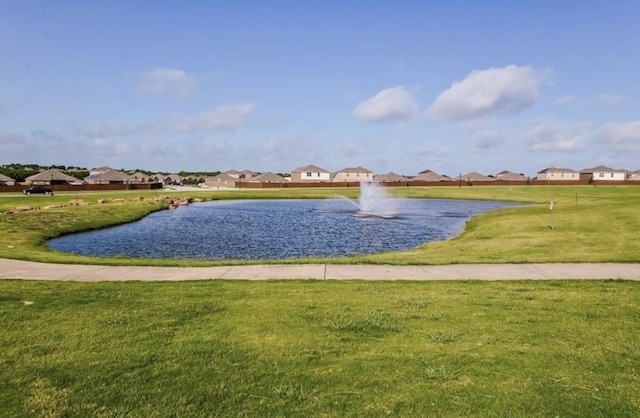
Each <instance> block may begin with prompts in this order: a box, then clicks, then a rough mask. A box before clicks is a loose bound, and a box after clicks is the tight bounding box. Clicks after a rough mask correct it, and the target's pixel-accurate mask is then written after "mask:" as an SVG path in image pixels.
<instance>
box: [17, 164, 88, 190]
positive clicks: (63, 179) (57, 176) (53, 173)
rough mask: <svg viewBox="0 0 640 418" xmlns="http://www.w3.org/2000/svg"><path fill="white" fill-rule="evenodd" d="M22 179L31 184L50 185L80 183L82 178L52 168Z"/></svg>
mask: <svg viewBox="0 0 640 418" xmlns="http://www.w3.org/2000/svg"><path fill="white" fill-rule="evenodd" d="M24 181H25V182H26V183H27V184H29V185H32V186H44V185H47V186H51V185H54V184H82V180H80V179H77V178H75V177H72V176H70V175H68V174H65V173H63V172H62V171H60V170H58V169H56V168H52V169H49V170H46V171H43V172H41V173H38V174H34V175H33V176H29V177H27V178H26V179H24Z"/></svg>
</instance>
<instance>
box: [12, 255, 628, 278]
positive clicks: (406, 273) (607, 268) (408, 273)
mask: <svg viewBox="0 0 640 418" xmlns="http://www.w3.org/2000/svg"><path fill="white" fill-rule="evenodd" d="M0 279H27V280H61V281H78V282H99V281H129V280H138V281H184V280H212V279H217V280H220V279H223V280H295V279H303V280H556V279H562V280H565V279H570V280H575V279H587V280H604V279H624V280H637V281H640V264H454V265H446V266H389V265H359V264H358V265H352V264H350V265H338V264H285V265H269V264H267V265H254V266H222V267H137V266H134V267H125V266H115V267H114V266H95V265H69V264H47V263H34V262H30V261H20V260H8V259H0Z"/></svg>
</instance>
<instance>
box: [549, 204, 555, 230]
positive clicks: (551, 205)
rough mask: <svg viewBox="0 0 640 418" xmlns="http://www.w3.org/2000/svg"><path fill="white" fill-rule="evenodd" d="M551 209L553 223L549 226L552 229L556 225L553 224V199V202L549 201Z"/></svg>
mask: <svg viewBox="0 0 640 418" xmlns="http://www.w3.org/2000/svg"><path fill="white" fill-rule="evenodd" d="M549 211H550V212H551V224H550V225H549V227H550V228H551V229H554V225H553V200H552V201H551V202H549Z"/></svg>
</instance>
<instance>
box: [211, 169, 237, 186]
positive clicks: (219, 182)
mask: <svg viewBox="0 0 640 418" xmlns="http://www.w3.org/2000/svg"><path fill="white" fill-rule="evenodd" d="M236 181H238V179H237V178H235V177H232V176H231V175H229V174H227V173H220V174H218V175H217V176H206V177H205V178H204V184H205V186H206V187H214V188H220V187H236Z"/></svg>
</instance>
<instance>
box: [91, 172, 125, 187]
mask: <svg viewBox="0 0 640 418" xmlns="http://www.w3.org/2000/svg"><path fill="white" fill-rule="evenodd" d="M84 180H85V181H86V182H87V183H89V184H126V183H128V182H129V175H128V174H127V173H125V172H122V171H118V170H109V171H105V172H102V173H99V174H91V175H89V176H88V177H85V179H84Z"/></svg>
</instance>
